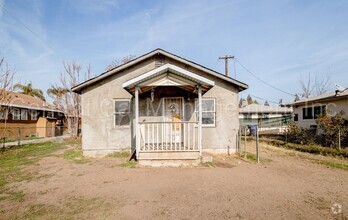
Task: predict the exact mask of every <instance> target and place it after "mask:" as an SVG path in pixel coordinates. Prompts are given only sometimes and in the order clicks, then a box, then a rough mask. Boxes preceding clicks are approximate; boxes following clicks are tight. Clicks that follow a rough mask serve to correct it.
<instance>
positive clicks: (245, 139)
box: [244, 127, 247, 159]
mask: <svg viewBox="0 0 348 220" xmlns="http://www.w3.org/2000/svg"><path fill="white" fill-rule="evenodd" d="M246 131H247V128H246V127H245V128H244V158H245V159H246V158H247V155H246V142H247V135H246Z"/></svg>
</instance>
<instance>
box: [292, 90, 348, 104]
mask: <svg viewBox="0 0 348 220" xmlns="http://www.w3.org/2000/svg"><path fill="white" fill-rule="evenodd" d="M338 99H348V89H347V90H345V91H343V92H335V91H333V92H327V93H324V94H321V95H318V96H313V97H310V98H307V99H302V100H299V101H296V102H293V103H289V104H286V106H294V105H302V104H305V103H314V102H322V101H331V100H338Z"/></svg>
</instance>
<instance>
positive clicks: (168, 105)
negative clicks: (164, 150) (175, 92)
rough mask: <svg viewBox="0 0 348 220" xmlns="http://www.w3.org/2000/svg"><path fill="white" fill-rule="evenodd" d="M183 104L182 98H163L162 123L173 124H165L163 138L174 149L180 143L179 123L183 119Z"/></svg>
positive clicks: (180, 126)
mask: <svg viewBox="0 0 348 220" xmlns="http://www.w3.org/2000/svg"><path fill="white" fill-rule="evenodd" d="M183 102H184V99H183V98H182V97H175V98H164V102H163V104H164V121H165V122H173V123H168V124H165V138H166V140H168V141H167V144H169V145H170V146H171V147H176V146H177V145H180V143H181V142H182V124H181V123H180V122H181V121H182V120H183V118H184V109H183V108H184V104H183ZM175 122H179V123H175Z"/></svg>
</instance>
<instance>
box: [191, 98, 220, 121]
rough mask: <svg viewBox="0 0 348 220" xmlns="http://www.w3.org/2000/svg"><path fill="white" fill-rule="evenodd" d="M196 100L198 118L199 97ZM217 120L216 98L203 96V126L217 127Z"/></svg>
mask: <svg viewBox="0 0 348 220" xmlns="http://www.w3.org/2000/svg"><path fill="white" fill-rule="evenodd" d="M195 101H196V104H195V106H196V108H195V109H196V110H195V112H196V118H197V121H198V120H199V118H198V115H199V113H198V99H196V100H195ZM215 122H216V107H215V99H214V98H202V126H203V127H215Z"/></svg>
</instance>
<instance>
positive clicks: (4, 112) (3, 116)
mask: <svg viewBox="0 0 348 220" xmlns="http://www.w3.org/2000/svg"><path fill="white" fill-rule="evenodd" d="M7 116H8V109H1V110H0V120H7V118H8V117H7Z"/></svg>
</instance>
